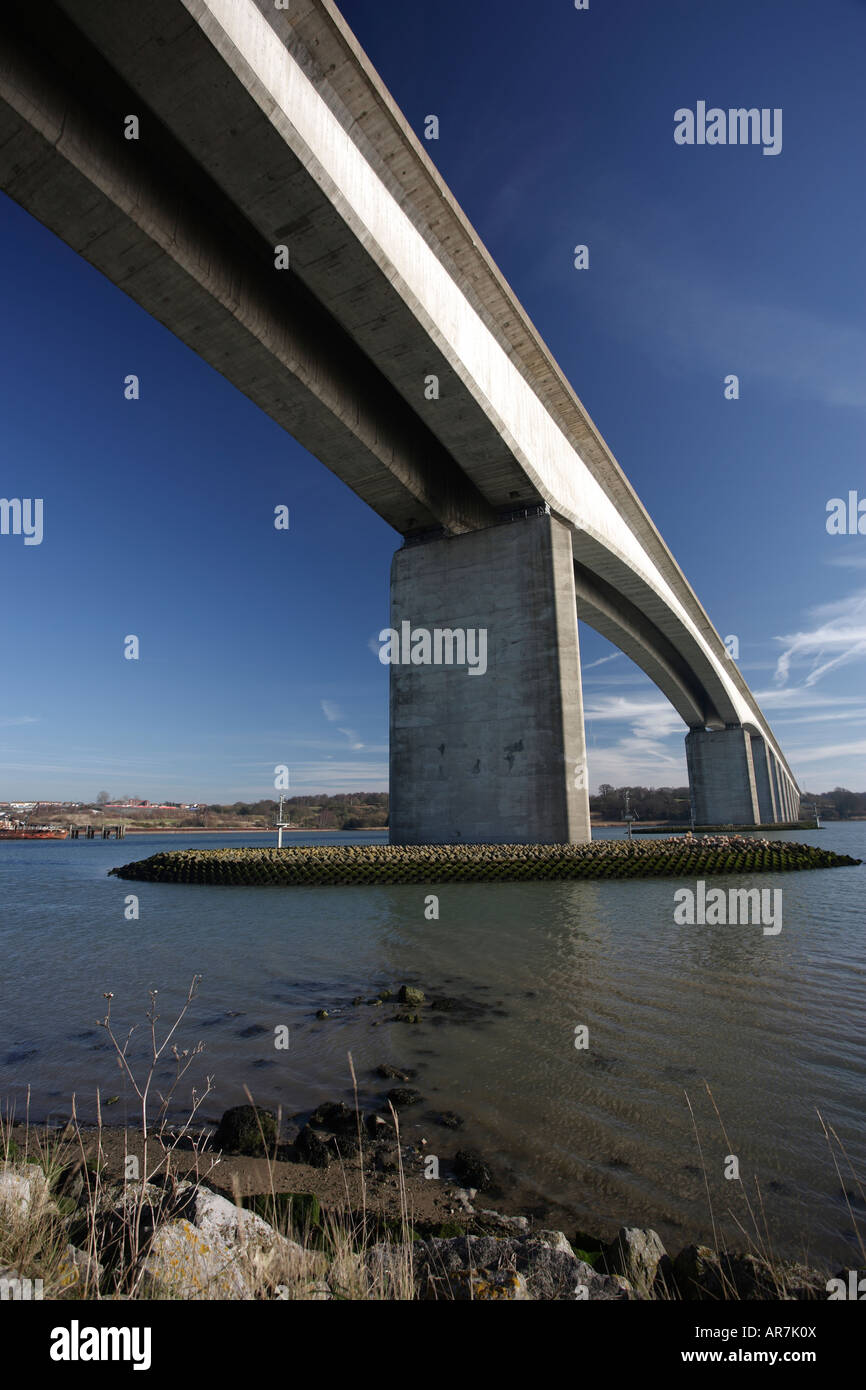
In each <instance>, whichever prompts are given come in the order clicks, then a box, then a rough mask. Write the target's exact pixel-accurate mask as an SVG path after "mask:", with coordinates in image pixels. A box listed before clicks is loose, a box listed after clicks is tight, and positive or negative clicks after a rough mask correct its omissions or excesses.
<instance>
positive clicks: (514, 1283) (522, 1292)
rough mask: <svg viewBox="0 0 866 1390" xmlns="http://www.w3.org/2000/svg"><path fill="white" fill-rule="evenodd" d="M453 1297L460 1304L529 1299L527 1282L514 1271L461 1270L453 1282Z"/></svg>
mask: <svg viewBox="0 0 866 1390" xmlns="http://www.w3.org/2000/svg"><path fill="white" fill-rule="evenodd" d="M451 1296H452V1298H454V1299H456V1300H458V1301H459V1302H467V1301H470V1302H473V1303H478V1302H493V1301H494V1300H495V1301H499V1302H502V1301H505V1300H512V1301H513V1300H518V1299H519V1300H525V1299H528V1298H529V1292H528V1289H527V1284H526V1280H525V1278H524V1277H523V1275H522V1274H518V1273H517V1271H516V1270H513V1269H477V1270H475V1269H474V1270H466V1269H461V1270H459V1271H458V1272H457V1274H456V1275H455V1276H454V1278H453V1279H452V1281H451Z"/></svg>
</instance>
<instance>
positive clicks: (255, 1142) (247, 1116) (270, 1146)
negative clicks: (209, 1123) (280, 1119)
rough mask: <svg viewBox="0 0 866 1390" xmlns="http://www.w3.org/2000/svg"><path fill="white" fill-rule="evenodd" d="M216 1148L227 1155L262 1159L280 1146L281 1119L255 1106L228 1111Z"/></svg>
mask: <svg viewBox="0 0 866 1390" xmlns="http://www.w3.org/2000/svg"><path fill="white" fill-rule="evenodd" d="M212 1142H213V1147H214V1148H215V1149H223V1150H224V1151H225V1152H226V1153H233V1154H243V1155H245V1156H246V1157H249V1158H261V1157H264V1155H265V1154H266V1153H273V1151H274V1148H275V1147H276V1143H277V1117H276V1115H275V1114H274V1112H273V1111H272V1110H260V1109H259V1108H258V1107H257V1106H255V1105H235V1106H232V1108H231V1109H230V1110H226V1112H225V1114H224V1115H223V1117H222V1119H221V1120H220V1122H219V1125H218V1127H217V1131H216V1133H215V1135H214V1137H213V1141H212Z"/></svg>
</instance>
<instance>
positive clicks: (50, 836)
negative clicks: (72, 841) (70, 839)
mask: <svg viewBox="0 0 866 1390" xmlns="http://www.w3.org/2000/svg"><path fill="white" fill-rule="evenodd" d="M68 834H69V831H68V830H67V829H66V827H65V826H62V825H28V824H27V822H26V821H18V820H10V819H9V818H8V817H6V818H0V840H65V839H66V837H67V835H68Z"/></svg>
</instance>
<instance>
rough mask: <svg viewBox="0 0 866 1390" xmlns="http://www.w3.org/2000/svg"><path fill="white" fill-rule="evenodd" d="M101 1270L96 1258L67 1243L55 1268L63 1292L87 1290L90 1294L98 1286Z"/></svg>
mask: <svg viewBox="0 0 866 1390" xmlns="http://www.w3.org/2000/svg"><path fill="white" fill-rule="evenodd" d="M103 1272H104V1271H103V1268H102V1265H101V1264H100V1263H99V1261H98V1260H95V1259H94V1258H93V1257H92V1256H91V1255H89V1254H88V1252H87V1251H86V1250H79V1249H78V1248H77V1247H76V1246H75V1245H67V1247H66V1250H65V1251H64V1253H63V1255H62V1256H61V1259H60V1263H59V1266H58V1270H57V1274H58V1278H59V1280H60V1287H61V1289H63V1290H64V1292H67V1291H69V1290H70V1289H74V1290H75V1291H76V1293H85V1292H88V1293H90V1294H91V1295H93V1293H95V1291H96V1290H97V1289H98V1288H99V1281H100V1280H101V1278H102V1275H103Z"/></svg>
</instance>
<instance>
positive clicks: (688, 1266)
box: [673, 1245, 724, 1299]
mask: <svg viewBox="0 0 866 1390" xmlns="http://www.w3.org/2000/svg"><path fill="white" fill-rule="evenodd" d="M673 1277H674V1283H675V1284H676V1287H677V1291H678V1293H679V1295H680V1298H687V1299H693V1298H698V1299H702V1298H712V1299H720V1298H723V1297H724V1283H723V1279H722V1272H721V1265H720V1263H719V1258H718V1256H717V1255H716V1253H715V1251H714V1250H711V1249H710V1248H709V1246H708V1245H687V1246H685V1247H684V1249H682V1250H681V1251H680V1253H679V1254H678V1255H677V1257H676V1259H675V1260H674V1262H673Z"/></svg>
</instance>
